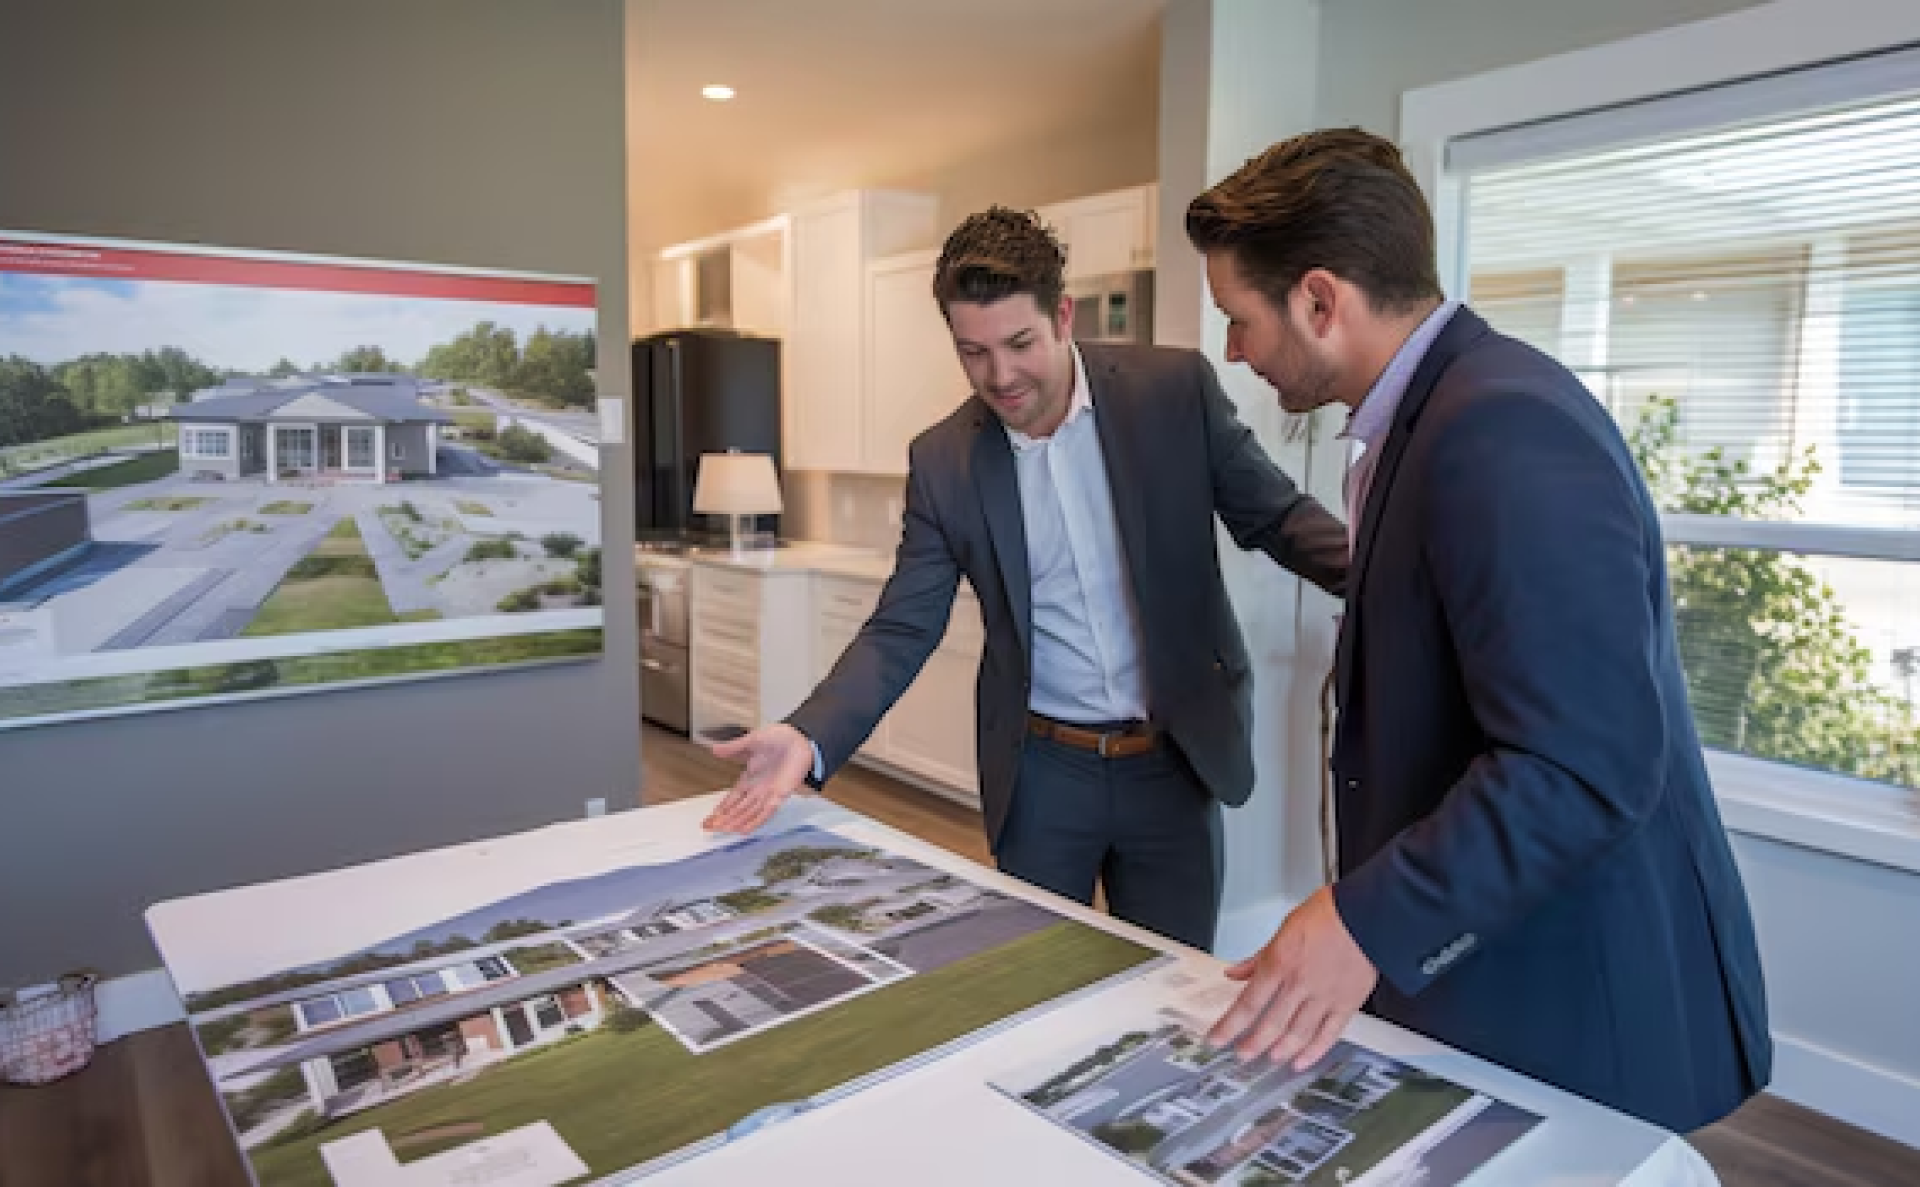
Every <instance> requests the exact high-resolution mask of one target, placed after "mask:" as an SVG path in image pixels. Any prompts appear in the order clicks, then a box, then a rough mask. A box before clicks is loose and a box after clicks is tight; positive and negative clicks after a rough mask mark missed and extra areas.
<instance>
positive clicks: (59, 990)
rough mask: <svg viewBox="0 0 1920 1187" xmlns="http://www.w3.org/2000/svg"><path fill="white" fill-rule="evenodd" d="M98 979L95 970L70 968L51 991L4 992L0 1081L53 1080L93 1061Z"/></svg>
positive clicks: (1, 997)
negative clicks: (83, 971) (72, 969)
mask: <svg viewBox="0 0 1920 1187" xmlns="http://www.w3.org/2000/svg"><path fill="white" fill-rule="evenodd" d="M98 982H99V978H98V977H97V976H95V975H94V974H92V973H69V974H67V975H66V976H64V977H62V978H60V981H59V983H58V984H57V985H56V986H55V987H54V988H53V989H51V990H49V991H47V992H43V993H36V994H33V995H31V996H28V995H23V994H15V993H10V992H0V1081H5V1082H6V1083H8V1084H50V1083H52V1082H53V1081H55V1080H59V1079H63V1078H65V1077H67V1076H70V1075H72V1074H73V1073H75V1072H77V1071H79V1070H80V1069H81V1068H83V1067H86V1066H87V1064H88V1063H90V1062H91V1061H92V1060H93V1050H94V1045H95V1039H96V1033H97V1028H96V1022H97V1020H98V1012H97V1010H96V1008H95V1004H94V997H93V988H94V986H95V985H96V984H98Z"/></svg>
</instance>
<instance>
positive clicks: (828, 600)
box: [813, 575, 981, 808]
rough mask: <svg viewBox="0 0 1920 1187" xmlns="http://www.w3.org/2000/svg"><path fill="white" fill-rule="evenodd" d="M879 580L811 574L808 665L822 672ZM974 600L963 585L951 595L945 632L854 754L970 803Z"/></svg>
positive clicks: (868, 610)
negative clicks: (810, 654)
mask: <svg viewBox="0 0 1920 1187" xmlns="http://www.w3.org/2000/svg"><path fill="white" fill-rule="evenodd" d="M879 598H880V582H878V581H867V580H862V579H859V578H852V577H839V576H827V575H820V576H816V577H815V578H814V637H813V643H814V649H813V650H814V666H815V669H816V672H817V676H818V678H820V679H824V678H825V677H826V675H827V673H828V672H829V671H831V670H832V669H833V665H834V664H835V663H836V662H837V661H838V660H839V659H840V655H841V653H842V652H844V651H845V650H846V649H847V645H848V644H850V643H852V642H853V639H854V636H855V635H857V634H858V633H859V631H860V627H861V625H862V624H864V623H865V622H866V620H867V618H868V616H869V615H871V614H872V613H873V607H874V606H875V605H876V604H877V603H878V602H879ZM980 648H981V626H980V606H979V603H978V602H977V601H975V600H974V596H973V592H972V591H971V590H969V589H967V588H966V587H965V586H962V587H961V590H960V593H959V595H958V596H957V597H955V598H954V604H953V615H952V617H951V618H950V619H949V621H948V626H947V633H946V635H945V637H943V638H942V639H941V641H940V646H939V647H937V648H935V650H934V652H933V654H932V655H930V656H928V657H927V662H926V666H924V667H923V668H921V669H920V674H919V675H918V676H917V677H915V678H914V681H913V683H912V684H910V685H908V686H907V691H906V692H904V693H902V694H901V696H900V699H899V700H898V701H896V702H894V706H893V708H892V710H891V711H889V712H888V713H887V715H886V716H885V717H883V718H881V719H880V724H879V726H877V727H876V728H875V729H874V731H873V735H872V736H871V737H870V738H868V740H867V743H866V745H865V746H862V747H861V748H860V750H859V751H858V752H857V753H856V754H855V756H854V757H855V760H856V761H859V762H861V763H862V764H863V765H869V766H873V767H875V768H877V769H879V770H882V771H885V772H886V773H888V774H892V775H898V776H903V777H905V778H906V779H907V780H909V781H910V782H912V783H915V784H917V785H919V786H921V787H924V788H926V789H927V790H930V791H934V792H937V793H939V794H940V795H943V796H945V797H947V798H949V799H953V800H957V801H959V802H960V803H963V804H966V805H968V806H970V807H975V808H977V807H979V806H980V782H979V776H978V774H977V766H976V762H975V758H974V709H973V687H974V680H975V675H976V673H977V672H978V671H979V667H980Z"/></svg>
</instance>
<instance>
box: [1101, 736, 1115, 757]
mask: <svg viewBox="0 0 1920 1187" xmlns="http://www.w3.org/2000/svg"><path fill="white" fill-rule="evenodd" d="M1112 739H1113V734H1112V733H1110V732H1107V731H1104V730H1103V731H1102V732H1101V734H1100V748H1099V749H1100V757H1101V758H1105V757H1107V743H1108V742H1109V741H1111V740H1112Z"/></svg>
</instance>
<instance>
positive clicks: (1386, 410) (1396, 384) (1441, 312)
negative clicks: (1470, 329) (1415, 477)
mask: <svg viewBox="0 0 1920 1187" xmlns="http://www.w3.org/2000/svg"><path fill="white" fill-rule="evenodd" d="M1458 308H1460V302H1458V301H1442V302H1441V303H1440V307H1439V308H1437V309H1435V310H1434V311H1433V312H1432V313H1429V314H1428V315H1427V319H1426V320H1425V321H1423V322H1421V323H1420V324H1419V325H1418V326H1416V327H1414V331H1413V333H1411V334H1408V335H1407V340H1406V341H1405V342H1402V343H1401V344H1400V349H1399V350H1398V351H1396V352H1394V356H1393V359H1392V361H1390V362H1389V363H1388V364H1387V367H1386V370H1384V371H1382V372H1380V378H1378V379H1376V380H1374V381H1373V386H1372V387H1371V388H1369V389H1368V390H1367V397H1366V399H1364V400H1362V401H1360V406H1359V407H1358V408H1355V409H1354V410H1353V415H1352V416H1350V417H1348V418H1347V427H1346V428H1345V429H1343V430H1342V431H1341V433H1340V435H1341V436H1342V437H1353V438H1357V439H1358V440H1359V441H1360V442H1361V443H1362V444H1364V445H1365V446H1366V447H1367V448H1368V449H1372V448H1374V447H1375V446H1377V445H1379V444H1380V440H1381V438H1383V437H1385V436H1386V435H1387V430H1388V429H1391V428H1392V427H1393V414H1394V413H1395V412H1398V411H1399V410H1400V401H1401V399H1402V398H1404V397H1405V396H1406V394H1407V385H1408V384H1410V383H1412V382H1413V373H1414V371H1416V370H1417V369H1418V368H1419V366H1420V360H1421V359H1424V358H1425V357H1427V351H1428V350H1430V349H1432V347H1433V342H1434V339H1436V338H1438V337H1439V336H1440V331H1441V330H1444V329H1446V328H1447V322H1448V321H1450V320H1452V318H1453V314H1454V311H1455V310H1456V309H1458Z"/></svg>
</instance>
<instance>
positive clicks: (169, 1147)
mask: <svg viewBox="0 0 1920 1187" xmlns="http://www.w3.org/2000/svg"><path fill="white" fill-rule="evenodd" d="M642 754H643V758H644V768H645V779H646V784H645V787H646V800H647V802H648V803H650V804H652V803H665V802H667V801H670V800H675V799H683V798H685V797H687V796H691V795H699V794H702V793H704V792H708V791H712V790H714V789H716V788H718V787H723V786H725V785H726V784H727V783H729V782H730V781H731V780H732V777H733V770H734V769H733V768H732V767H730V766H728V765H727V764H725V763H722V762H719V761H718V760H716V759H714V758H713V757H712V756H710V755H708V754H707V753H706V752H705V751H703V750H701V749H700V748H698V747H696V746H693V745H691V744H689V743H688V742H687V741H685V740H684V739H681V738H678V737H675V736H673V735H671V734H666V733H663V732H660V731H658V730H654V729H651V728H649V729H648V731H647V736H646V740H645V745H644V749H643V751H642ZM828 794H829V795H830V797H831V798H832V799H834V800H836V801H838V802H839V803H842V804H844V805H846V806H847V807H849V808H852V809H854V810H855V811H858V812H861V813H863V814H865V815H868V816H871V817H873V818H874V819H876V820H880V821H883V822H885V823H887V824H889V825H892V826H893V827H895V828H899V829H901V830H903V831H906V832H910V833H913V834H914V835H916V836H918V837H921V838H923V839H925V840H927V841H928V842H930V843H932V844H936V845H940V846H942V847H943V848H946V849H949V850H952V851H953V852H955V853H959V854H961V855H963V856H966V857H969V858H973V859H974V860H978V861H984V860H985V859H986V853H987V850H986V843H985V841H984V839H983V838H982V836H981V833H980V822H979V817H978V816H976V815H975V814H973V813H971V812H968V811H967V810H965V809H963V808H961V807H959V806H957V805H954V804H950V803H948V802H946V801H944V800H940V799H938V798H937V797H934V796H931V795H928V794H926V793H924V792H920V791H916V790H914V789H912V788H909V787H905V786H903V785H901V784H899V783H896V782H894V781H893V780H891V779H887V778H884V777H881V776H877V775H873V774H871V773H868V772H864V771H860V770H857V769H856V770H850V771H848V772H846V773H845V774H842V775H841V776H839V777H838V778H836V779H834V781H833V783H832V784H831V785H830V786H829V792H828ZM1690 1140H1691V1141H1692V1142H1693V1143H1694V1145H1695V1146H1696V1147H1697V1148H1698V1149H1699V1150H1700V1152H1701V1153H1702V1154H1704V1155H1706V1157H1707V1158H1708V1160H1709V1161H1711V1162H1712V1163H1713V1165H1714V1169H1715V1170H1716V1171H1717V1172H1718V1173H1719V1176H1720V1180H1721V1182H1722V1183H1724V1184H1726V1187H1895V1185H1901V1187H1913V1185H1915V1184H1920V1151H1915V1150H1910V1149H1908V1148H1906V1147H1904V1146H1900V1145H1897V1144H1895V1143H1893V1142H1889V1141H1887V1140H1885V1139H1884V1138H1880V1137H1877V1136H1875V1135H1873V1134H1869V1133H1864V1132H1862V1131H1860V1130H1857V1129H1853V1128H1851V1127H1849V1126H1846V1125H1842V1124H1840V1123H1839V1122H1836V1121H1833V1120H1831V1119H1829V1118H1826V1117H1823V1116H1821V1115H1819V1114H1817V1113H1811V1112H1808V1111H1807V1110H1805V1109H1801V1108H1798V1107H1796V1106H1794V1105H1791V1104H1788V1103H1786V1102H1785V1101H1781V1100H1778V1099H1776V1098H1773V1097H1762V1098H1761V1099H1759V1100H1756V1101H1754V1102H1753V1103H1752V1104H1750V1105H1748V1106H1747V1107H1746V1108H1745V1109H1743V1110H1741V1111H1740V1113H1738V1114H1737V1115H1735V1116H1734V1117H1732V1118H1731V1119H1729V1120H1727V1121H1725V1122H1722V1123H1721V1124H1719V1125H1716V1126H1714V1127H1712V1128H1711V1129H1708V1130H1704V1131H1702V1132H1700V1133H1697V1134H1694V1135H1692V1137H1691V1139H1690ZM246 1184H247V1175H246V1172H245V1171H244V1170H243V1169H242V1167H241V1164H240V1160H239V1156H238V1155H237V1154H236V1153H234V1151H233V1147H232V1144H231V1139H230V1138H229V1137H228V1133H227V1127H226V1123H225V1121H224V1120H223V1119H222V1117H221V1115H220V1111H219V1107H218V1105H217V1104H216V1102H215V1100H214V1096H213V1089H212V1086H211V1085H210V1084H208V1082H207V1077H206V1073H205V1072H204V1071H203V1070H202V1068H201V1065H200V1058H199V1054H198V1052H197V1051H196V1050H195V1048H194V1044H193V1039H192V1037H191V1035H189V1034H188V1032H187V1029H186V1027H185V1026H181V1025H176V1026H168V1027H162V1028H160V1029H157V1030H150V1031H145V1032H142V1033H140V1034H137V1035H132V1036H129V1037H127V1038H124V1039H121V1040H119V1041H118V1042H114V1043H109V1044H107V1045H106V1046H105V1047H102V1048H101V1049H100V1051H99V1052H98V1053H97V1054H96V1055H95V1057H94V1061H93V1064H92V1066H90V1067H89V1068H87V1069H86V1070H85V1071H83V1072H81V1073H80V1074H78V1075H76V1076H73V1077H71V1078H70V1079H68V1080H65V1081H62V1082H61V1083H58V1084H53V1085H49V1086H47V1087H44V1088H0V1187H246Z"/></svg>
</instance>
